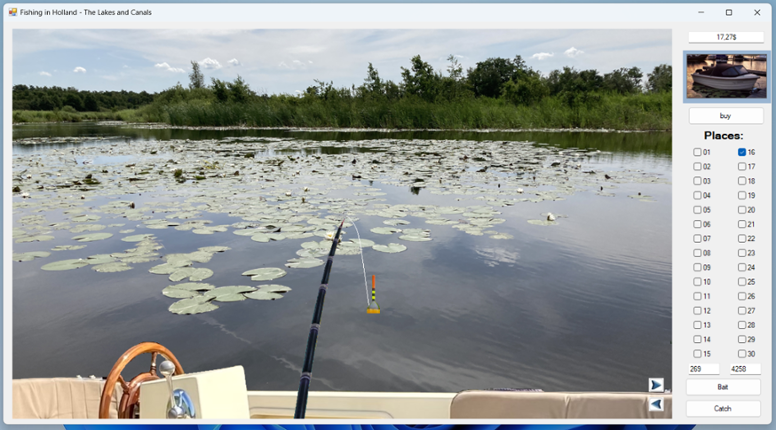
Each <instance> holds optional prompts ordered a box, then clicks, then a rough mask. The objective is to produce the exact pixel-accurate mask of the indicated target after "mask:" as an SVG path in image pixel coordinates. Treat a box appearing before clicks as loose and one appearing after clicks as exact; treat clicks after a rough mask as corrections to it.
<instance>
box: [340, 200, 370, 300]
mask: <svg viewBox="0 0 776 430" xmlns="http://www.w3.org/2000/svg"><path fill="white" fill-rule="evenodd" d="M345 218H347V219H349V220H350V222H351V224H353V227H354V228H355V229H356V236H358V251H359V252H360V253H361V268H362V269H363V270H364V288H366V305H367V306H369V284H368V283H367V281H366V265H365V264H364V247H362V246H361V235H360V234H359V233H358V227H356V222H355V221H353V219H352V218H351V217H349V216H348V214H345Z"/></svg>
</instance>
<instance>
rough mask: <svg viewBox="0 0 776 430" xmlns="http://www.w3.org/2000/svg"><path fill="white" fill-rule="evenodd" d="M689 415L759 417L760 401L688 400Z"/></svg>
mask: <svg viewBox="0 0 776 430" xmlns="http://www.w3.org/2000/svg"><path fill="white" fill-rule="evenodd" d="M687 416H688V417H759V416H760V402H755V401H752V402H728V401H719V402H696V401H691V402H687Z"/></svg>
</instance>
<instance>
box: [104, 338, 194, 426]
mask: <svg viewBox="0 0 776 430" xmlns="http://www.w3.org/2000/svg"><path fill="white" fill-rule="evenodd" d="M146 353H151V368H150V369H149V371H148V372H144V373H141V374H139V375H137V376H135V377H134V378H132V379H131V380H130V381H129V382H126V381H125V380H124V377H122V376H121V371H122V370H124V368H125V367H126V366H127V364H129V362H130V361H132V360H134V359H135V357H137V356H139V355H141V354H146ZM158 354H161V355H162V357H164V358H166V359H167V360H170V361H172V363H173V364H175V374H176V375H182V374H183V367H181V364H180V363H179V362H178V359H177V358H175V356H174V355H173V353H172V352H170V350H169V349H167V348H165V347H164V346H162V345H160V344H158V343H156V342H143V343H139V344H137V345H135V346H133V347H132V348H129V349H128V350H127V352H125V353H124V354H122V355H121V357H120V358H119V359H118V361H116V364H114V365H113V368H112V369H111V370H110V373H109V374H108V377H107V379H106V380H105V385H104V386H103V387H102V395H101V396H100V415H99V417H100V419H106V418H109V417H110V402H111V397H113V391H114V390H115V387H116V383H120V384H121V388H122V390H123V391H124V393H123V394H122V396H121V401H120V403H119V418H132V417H133V415H134V409H135V407H136V406H137V403H138V399H139V397H140V384H142V383H143V382H146V381H152V380H155V379H159V376H158V375H157V374H156V357H157V355H158Z"/></svg>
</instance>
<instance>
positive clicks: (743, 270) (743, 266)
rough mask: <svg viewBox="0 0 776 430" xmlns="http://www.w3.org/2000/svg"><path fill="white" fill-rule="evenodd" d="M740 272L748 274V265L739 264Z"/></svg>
mask: <svg viewBox="0 0 776 430" xmlns="http://www.w3.org/2000/svg"><path fill="white" fill-rule="evenodd" d="M738 271H739V272H746V263H738Z"/></svg>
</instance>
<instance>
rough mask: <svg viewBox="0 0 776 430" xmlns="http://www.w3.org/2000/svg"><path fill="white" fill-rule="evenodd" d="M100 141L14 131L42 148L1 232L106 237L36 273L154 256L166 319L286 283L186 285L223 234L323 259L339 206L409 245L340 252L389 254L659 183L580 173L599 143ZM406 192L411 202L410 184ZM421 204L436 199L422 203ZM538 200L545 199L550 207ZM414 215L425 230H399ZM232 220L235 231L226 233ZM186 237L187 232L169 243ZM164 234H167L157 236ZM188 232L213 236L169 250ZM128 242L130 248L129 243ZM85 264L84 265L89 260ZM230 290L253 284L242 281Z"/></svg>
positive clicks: (122, 267)
mask: <svg viewBox="0 0 776 430" xmlns="http://www.w3.org/2000/svg"><path fill="white" fill-rule="evenodd" d="M98 140H99V139H96V138H91V137H79V138H69V137H67V138H25V139H16V140H14V142H13V143H14V144H15V145H16V144H21V145H30V146H31V147H33V146H34V147H36V149H37V148H40V149H38V150H36V151H35V152H33V153H31V155H27V154H25V155H24V156H22V155H14V157H13V173H14V176H13V184H12V185H13V188H12V189H13V190H14V192H15V193H16V194H14V195H13V196H12V197H11V198H12V199H13V210H14V228H13V239H14V241H15V243H18V244H23V243H33V242H43V241H53V240H59V241H68V236H67V233H64V232H63V233H62V234H59V233H57V231H66V232H70V233H72V234H76V236H73V237H72V240H74V241H77V242H84V243H86V242H92V241H101V240H106V242H104V243H99V244H96V245H93V246H94V247H95V249H99V251H96V252H103V253H105V254H98V255H93V256H90V257H88V258H83V259H71V260H62V261H57V262H53V263H49V264H46V265H44V266H43V267H42V270H72V269H76V268H79V267H84V266H86V265H91V266H90V267H91V268H92V269H93V270H94V271H97V272H104V273H112V272H121V271H126V270H131V269H132V267H133V265H136V264H144V263H151V264H149V265H148V266H151V267H150V268H149V267H148V266H146V267H138V266H135V267H138V268H140V269H141V270H137V271H136V272H139V274H142V275H143V276H147V275H145V272H144V271H145V270H148V272H149V273H151V274H158V275H165V276H168V278H169V280H170V281H172V282H181V281H188V282H185V283H178V284H173V285H169V286H167V287H166V288H164V289H163V290H162V294H164V295H165V296H167V297H171V298H176V299H181V300H180V301H178V302H176V303H174V304H173V305H172V306H170V312H174V313H178V314H195V313H202V312H209V311H212V310H214V309H217V307H218V306H217V305H215V304H214V303H213V302H228V301H241V300H244V299H245V298H249V299H254V300H276V299H278V298H282V297H283V293H285V292H286V291H289V290H290V289H289V288H288V287H284V286H279V285H272V286H268V285H265V286H261V287H258V290H257V289H256V288H255V287H243V286H227V287H218V288H216V287H215V286H214V285H211V284H206V283H199V282H198V281H202V280H205V279H208V278H210V277H212V276H213V271H212V270H211V269H208V268H204V267H197V266H198V264H206V263H209V264H211V265H212V264H214V263H217V262H218V257H216V258H215V260H214V263H211V261H213V260H212V259H213V258H214V255H215V254H217V253H222V252H225V251H228V250H230V249H231V248H230V247H228V246H222V245H221V244H229V245H232V244H233V243H237V242H239V243H240V246H243V247H250V249H251V250H254V249H255V250H256V252H257V253H260V258H261V260H259V261H262V263H261V264H266V265H273V266H281V265H283V264H285V267H286V268H290V269H305V268H315V267H319V266H321V265H323V264H324V263H325V259H323V257H325V256H326V255H327V254H328V253H329V251H330V249H331V246H332V240H333V238H334V234H335V231H336V229H337V227H338V226H339V224H340V222H341V221H342V218H343V214H347V217H348V218H347V222H346V223H345V224H344V226H345V228H346V229H348V228H349V227H351V226H352V222H355V221H359V217H360V218H362V219H364V220H365V221H364V223H363V224H364V225H363V227H362V225H361V223H359V225H358V227H359V229H360V230H361V231H360V232H361V233H362V234H364V233H366V236H367V237H371V238H372V239H376V238H378V237H379V238H382V237H384V236H387V235H393V234H396V235H397V238H398V239H392V240H393V241H401V242H403V243H405V244H406V245H403V244H400V243H390V244H387V245H385V244H376V243H375V242H374V241H373V240H370V239H367V238H364V239H358V238H354V239H349V240H345V239H344V238H341V240H340V242H339V243H338V244H337V250H336V252H337V255H343V256H348V255H358V254H360V253H361V252H363V253H364V254H365V255H364V257H365V259H366V258H367V253H368V252H371V251H369V248H371V249H373V250H374V251H377V252H382V253H389V254H393V253H399V252H403V251H406V250H407V247H408V246H428V245H425V244H423V243H411V242H428V241H431V240H432V233H433V235H434V240H441V239H439V238H440V237H446V236H439V235H438V233H439V232H440V231H441V230H446V231H448V232H452V234H454V235H456V236H458V237H466V236H463V235H464V234H465V235H470V236H475V237H466V239H467V240H478V241H488V240H514V236H513V235H512V234H509V233H506V232H499V231H497V230H496V229H502V228H501V227H496V226H499V225H500V224H503V223H505V222H506V219H508V218H509V219H510V222H511V221H512V218H510V216H512V215H513V214H514V213H515V212H512V213H511V214H510V211H514V210H515V209H514V207H515V206H520V205H532V204H534V203H543V204H546V205H552V204H553V202H558V201H561V200H563V199H566V198H569V197H570V196H573V195H575V194H577V193H589V194H590V195H591V196H595V197H594V198H597V197H610V198H611V197H618V198H622V197H624V196H625V194H626V193H625V192H623V193H622V196H614V194H612V193H610V192H609V191H610V190H611V189H613V188H618V187H620V188H623V189H630V188H625V186H624V185H623V184H645V185H644V187H645V191H648V190H649V188H646V187H648V186H652V185H654V184H669V181H668V180H667V179H666V178H664V177H662V176H660V175H655V174H650V173H647V172H644V171H639V170H628V169H620V170H617V171H615V172H604V171H597V170H593V169H592V168H591V167H596V168H598V166H600V163H598V161H599V157H603V156H607V155H611V154H607V153H605V152H601V151H595V150H588V149H576V148H564V149H560V148H556V147H552V146H550V145H546V144H537V143H535V142H504V141H494V140H487V139H486V140H480V141H473V140H444V139H438V140H435V139H397V138H390V137H389V138H383V139H369V140H351V141H326V142H322V141H314V140H306V139H296V138H289V137H253V136H234V137H227V138H224V139H205V140H198V141H190V140H181V139H171V140H164V141H161V140H147V141H136V142H135V141H133V143H132V145H119V144H109V145H106V144H98V143H97V141H98ZM87 141H88V142H92V143H93V144H90V145H83V146H68V147H67V149H64V148H62V147H57V146H55V145H51V146H42V145H43V144H47V145H48V144H51V143H68V144H69V143H73V142H87ZM39 145H40V146H39ZM311 147H330V148H332V149H333V150H332V151H331V152H325V153H320V154H314V155H310V153H308V152H306V151H308V150H309V148H311ZM49 148H52V149H49ZM339 150H342V153H338V152H337V151H339ZM290 153H295V155H293V156H291V155H288V154H290ZM296 154H301V155H296ZM98 157H101V158H102V157H104V158H105V159H107V158H110V157H126V158H131V161H128V162H124V161H122V162H121V163H118V164H116V163H111V162H107V161H106V162H105V164H99V163H98V164H94V163H89V164H84V163H83V161H85V160H99V159H100V158H98ZM74 159H75V160H76V163H73V160H74ZM79 160H80V161H81V162H80V163H79ZM354 161H355V162H354ZM85 178H86V179H85ZM390 187H400V188H403V189H404V190H405V192H406V189H408V188H409V189H410V190H412V193H413V196H412V197H411V199H410V200H407V202H408V203H399V204H390V203H389V202H391V203H393V202H394V201H395V200H394V199H393V196H390V198H389V197H387V196H388V191H389V188H390ZM639 187H641V185H640V186H639ZM22 191H24V193H22ZM637 191H641V190H640V189H637ZM629 192H633V191H629ZM650 192H651V191H650ZM418 193H420V194H419V195H420V197H418V196H416V195H414V194H418ZM618 194H619V193H618ZM652 194H655V193H652ZM138 195H142V196H143V197H138ZM424 195H425V196H428V197H430V196H434V197H433V200H432V199H424V198H423V196H424ZM655 195H657V196H660V194H655ZM147 196H149V197H150V198H146V197H147ZM407 196H408V197H409V196H410V195H409V193H407ZM27 197H29V198H27ZM628 197H630V198H632V199H637V200H639V201H642V202H653V201H655V200H656V199H655V198H653V197H650V196H647V195H640V194H639V195H630V196H628ZM431 201H434V202H442V201H443V202H444V203H440V204H430V202H431ZM409 203H415V204H409ZM548 209H550V210H553V211H555V210H557V208H556V207H554V206H550V207H548ZM544 210H547V209H544ZM63 214H64V215H63ZM550 215H552V216H550ZM227 217H229V218H228V220H227ZM561 217H562V215H558V214H554V215H553V214H542V217H541V219H532V220H527V222H528V223H530V224H532V225H541V226H550V225H557V224H558V222H557V219H559V218H561ZM208 218H209V219H208ZM211 220H212V221H211ZM98 221H101V223H98ZM418 221H420V222H418ZM125 224H126V227H124V225H125ZM415 225H419V226H423V227H427V228H406V226H415ZM512 225H514V224H512ZM122 227H123V229H121V230H119V228H122ZM159 230H164V231H163V232H162V231H159ZM432 230H433V231H432ZM230 231H231V233H233V234H234V236H233V235H232V234H228V232H230ZM508 231H510V232H511V233H514V231H511V230H508ZM153 232H158V233H159V237H161V238H163V239H158V238H157V236H155V235H154V234H152V233H153ZM116 233H118V235H116ZM162 233H163V234H162ZM218 233H227V234H218ZM345 233H349V234H350V235H355V234H354V231H353V230H348V231H345V230H343V231H342V234H345ZM370 233H371V234H372V235H371V236H370ZM63 234H64V236H63ZM114 235H116V236H117V237H113V236H114ZM186 235H189V236H188V239H186V238H185V237H183V238H182V239H180V238H181V237H182V236H186ZM191 235H202V236H203V237H194V236H191ZM350 235H349V236H347V237H350ZM168 238H169V239H168ZM107 239H110V240H107ZM119 239H120V240H119ZM168 240H169V241H170V243H164V244H163V243H161V242H162V241H164V242H166V241H168ZM178 240H180V242H176V241H178ZM281 241H282V242H283V244H289V242H292V243H293V246H290V249H291V250H292V251H291V252H295V254H291V253H289V255H277V253H278V251H276V250H277V249H289V248H288V247H287V248H284V247H283V244H276V242H281ZM294 241H295V242H294ZM186 243H196V244H215V245H213V246H203V247H199V248H196V245H194V246H192V247H191V248H185V247H184V248H180V246H182V245H181V244H186ZM128 244H131V245H128ZM173 245H175V247H174V249H175V252H176V253H174V254H172V253H171V254H167V255H164V256H162V255H160V254H159V252H158V251H159V250H160V249H162V248H163V246H167V247H168V249H172V248H173ZM24 246H29V247H32V246H34V245H20V246H19V248H18V250H19V251H27V250H28V249H29V248H24ZM85 246H86V245H72V244H69V243H62V244H57V246H54V247H52V248H51V251H76V250H79V249H83V248H84V247H85ZM111 246H114V247H115V248H110V247H111ZM127 246H134V248H130V249H126V247H127ZM297 246H298V247H297ZM234 247H235V248H238V246H234ZM238 249H242V248H238ZM293 250H296V251H293ZM44 254H45V255H44ZM49 255H50V253H49V252H47V251H32V252H18V253H14V254H13V259H14V261H31V260H33V259H35V258H45V257H48V256H49ZM257 260H258V258H257ZM284 262H285V263H284ZM254 264H255V263H254ZM251 265H253V264H251ZM212 267H215V266H212ZM248 267H250V266H248ZM81 273H83V272H81ZM87 274H88V275H89V276H93V274H91V273H89V272H88V271H87ZM243 275H245V276H251V280H252V281H259V282H261V281H272V280H274V279H279V278H282V277H283V276H285V275H286V271H285V270H284V269H282V268H278V267H267V268H258V269H253V270H248V271H246V272H243ZM133 276H138V274H137V273H133ZM243 288H250V289H249V290H247V291H242V289H243ZM273 288H274V289H273Z"/></svg>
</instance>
